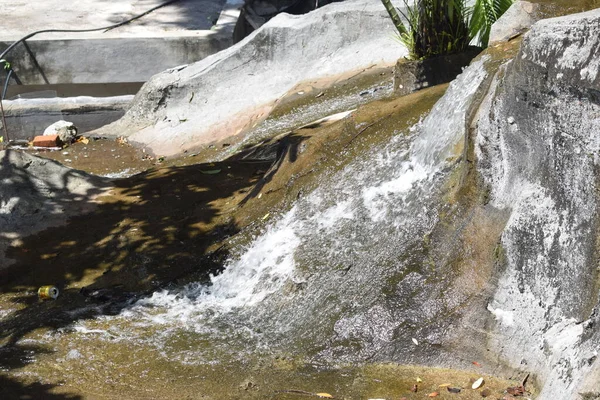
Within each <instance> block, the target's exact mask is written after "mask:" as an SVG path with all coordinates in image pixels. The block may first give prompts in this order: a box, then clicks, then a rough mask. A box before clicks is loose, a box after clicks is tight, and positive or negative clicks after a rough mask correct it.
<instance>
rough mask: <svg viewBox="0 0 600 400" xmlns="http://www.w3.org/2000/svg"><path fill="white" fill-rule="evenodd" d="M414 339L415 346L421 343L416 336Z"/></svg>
mask: <svg viewBox="0 0 600 400" xmlns="http://www.w3.org/2000/svg"><path fill="white" fill-rule="evenodd" d="M412 341H413V343H414V344H415V346H418V345H419V341H418V340H417V339H415V338H412Z"/></svg>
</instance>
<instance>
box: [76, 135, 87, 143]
mask: <svg viewBox="0 0 600 400" xmlns="http://www.w3.org/2000/svg"><path fill="white" fill-rule="evenodd" d="M89 142H90V139H88V138H86V137H85V136H79V139H77V143H83V144H88V143H89Z"/></svg>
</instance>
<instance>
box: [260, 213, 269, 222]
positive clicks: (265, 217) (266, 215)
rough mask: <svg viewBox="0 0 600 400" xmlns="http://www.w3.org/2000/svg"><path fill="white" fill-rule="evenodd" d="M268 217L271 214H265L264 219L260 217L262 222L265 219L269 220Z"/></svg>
mask: <svg viewBox="0 0 600 400" xmlns="http://www.w3.org/2000/svg"><path fill="white" fill-rule="evenodd" d="M269 215H271V213H266V214H265V215H264V217H262V220H263V221H264V220H265V219H267V218H269Z"/></svg>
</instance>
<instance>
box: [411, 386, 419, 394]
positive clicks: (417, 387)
mask: <svg viewBox="0 0 600 400" xmlns="http://www.w3.org/2000/svg"><path fill="white" fill-rule="evenodd" d="M410 391H411V392H414V393H417V392H418V391H419V385H417V384H414V385H413V387H412V388H410Z"/></svg>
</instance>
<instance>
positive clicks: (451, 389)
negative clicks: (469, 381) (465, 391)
mask: <svg viewBox="0 0 600 400" xmlns="http://www.w3.org/2000/svg"><path fill="white" fill-rule="evenodd" d="M448 391H449V392H450V393H460V391H461V388H456V387H449V388H448Z"/></svg>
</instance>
